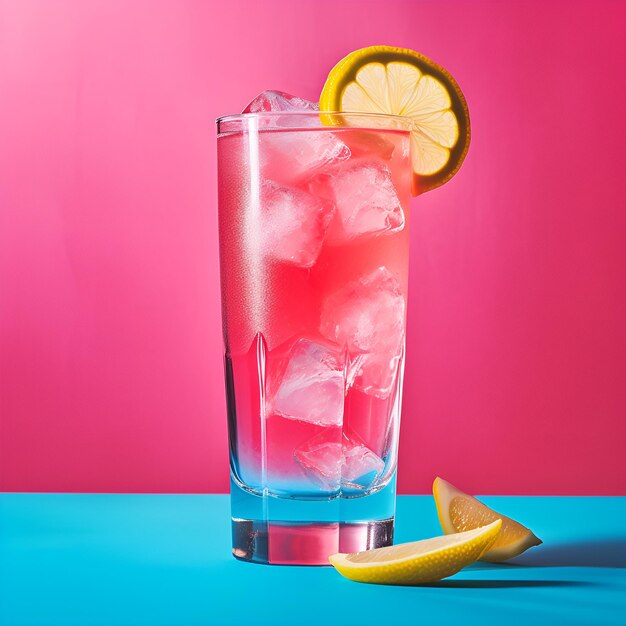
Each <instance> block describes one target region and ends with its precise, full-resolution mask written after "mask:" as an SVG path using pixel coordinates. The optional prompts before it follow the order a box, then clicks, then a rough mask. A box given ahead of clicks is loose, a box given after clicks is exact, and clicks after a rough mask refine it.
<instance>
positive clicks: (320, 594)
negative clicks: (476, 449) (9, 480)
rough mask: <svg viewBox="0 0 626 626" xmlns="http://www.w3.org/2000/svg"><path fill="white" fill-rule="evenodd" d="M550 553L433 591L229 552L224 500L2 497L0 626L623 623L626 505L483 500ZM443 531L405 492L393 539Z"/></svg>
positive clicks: (472, 571) (489, 568)
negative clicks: (369, 582)
mask: <svg viewBox="0 0 626 626" xmlns="http://www.w3.org/2000/svg"><path fill="white" fill-rule="evenodd" d="M484 501H485V502H486V503H487V504H488V505H490V506H492V507H494V508H495V509H496V510H499V511H501V512H502V513H505V514H508V515H509V516H512V517H514V518H516V519H519V520H520V521H522V522H523V523H525V524H526V525H527V526H530V527H531V528H532V529H533V530H534V531H535V532H536V534H537V535H538V536H539V537H541V538H542V539H543V540H544V544H543V545H542V546H539V547H538V548H533V549H532V550H530V551H529V552H527V553H526V554H524V555H522V556H521V557H518V558H517V559H515V560H514V561H512V562H510V563H508V564H499V565H497V564H488V563H477V564H475V565H472V566H470V567H469V568H466V569H465V570H463V571H461V572H460V573H459V574H457V575H456V576H454V577H453V578H450V579H447V580H445V581H442V582H440V583H437V584H433V585H430V586H422V587H393V586H382V585H366V584H360V583H354V582H351V581H349V580H346V579H344V578H342V577H341V576H340V575H339V574H338V573H337V572H335V571H334V570H333V569H332V568H329V567H328V568H327V567H287V566H265V565H254V564H250V563H242V562H240V561H237V560H235V559H233V558H232V556H231V555H230V519H229V504H228V497H227V496H223V495H211V496H203V495H104V494H98V495H96V494H71V495H70V494H1V495H0V624H1V625H2V626H18V625H23V624H33V625H35V624H36V625H37V626H46V625H49V624H54V625H60V626H71V625H74V624H76V625H80V626H88V625H91V624H103V625H105V624H106V625H107V626H112V625H117V624H123V625H126V624H128V625H131V624H132V625H142V624H150V625H151V626H153V625H160V624H167V625H176V626H190V625H194V624H251V625H252V624H273V625H280V624H289V625H292V624H293V625H307V624H315V625H316V626H318V625H320V624H325V625H332V624H342V625H344V624H361V625H365V624H377V625H385V624H390V625H392V624H393V625H401V624H411V625H413V624H420V623H430V622H433V623H437V624H457V625H458V624H464V623H470V624H471V623H477V622H481V623H484V624H491V623H495V621H496V620H498V621H499V622H500V621H501V622H503V623H507V624H511V623H512V624H531V625H532V626H537V625H539V624H626V569H625V568H626V523H625V520H626V498H618V497H510V496H492V497H485V498H484ZM438 534H441V529H440V527H439V523H438V521H437V515H436V512H435V506H434V503H433V500H432V498H431V497H429V496H401V497H399V498H398V505H397V526H396V541H397V542H403V541H414V540H417V539H420V538H425V537H429V536H434V535H438Z"/></svg>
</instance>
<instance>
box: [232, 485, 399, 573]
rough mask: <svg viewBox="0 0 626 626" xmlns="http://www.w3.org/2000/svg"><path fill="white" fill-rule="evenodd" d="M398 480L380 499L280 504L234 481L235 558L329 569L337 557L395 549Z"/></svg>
mask: <svg viewBox="0 0 626 626" xmlns="http://www.w3.org/2000/svg"><path fill="white" fill-rule="evenodd" d="M395 495H396V486H395V476H394V478H392V480H391V481H390V482H389V483H388V484H387V485H385V486H384V487H382V488H381V489H379V490H378V491H376V492H374V493H370V494H368V495H361V496H359V497H350V498H345V497H337V498H333V499H325V500H324V499H298V498H277V497H275V496H272V495H269V494H258V493H254V492H252V491H248V490H246V489H244V488H242V487H241V486H240V484H238V483H237V482H236V481H235V480H232V479H231V514H232V539H233V549H232V552H233V556H234V557H235V558H237V559H239V560H241V561H249V562H252V563H265V564H273V565H329V562H328V557H329V556H330V555H331V554H335V553H337V552H360V551H362V550H370V549H372V548H382V547H385V546H390V545H391V544H392V543H393V526H394V515H395Z"/></svg>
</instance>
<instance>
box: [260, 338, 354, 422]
mask: <svg viewBox="0 0 626 626" xmlns="http://www.w3.org/2000/svg"><path fill="white" fill-rule="evenodd" d="M344 397H345V383H344V368H343V358H342V357H341V356H340V355H339V354H338V353H335V352H333V351H331V350H329V349H328V348H326V347H324V346H322V345H320V344H318V343H315V342H313V341H309V340H308V339H299V340H298V341H297V342H296V343H295V344H294V346H293V348H292V349H291V351H290V353H289V356H288V363H287V367H286V369H285V373H284V374H283V377H282V379H281V381H280V383H279V384H278V388H277V389H276V393H275V395H274V398H273V400H272V408H273V410H274V412H275V413H277V414H278V415H281V416H282V417H286V418H288V419H293V420H300V421H303V422H309V423H313V424H319V425H321V426H336V425H341V423H342V421H343V404H344Z"/></svg>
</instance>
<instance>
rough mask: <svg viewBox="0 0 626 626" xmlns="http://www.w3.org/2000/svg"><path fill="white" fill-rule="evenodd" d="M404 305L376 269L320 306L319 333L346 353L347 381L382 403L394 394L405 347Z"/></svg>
mask: <svg viewBox="0 0 626 626" xmlns="http://www.w3.org/2000/svg"><path fill="white" fill-rule="evenodd" d="M404 313H405V302H404V296H403V294H402V289H401V287H400V283H399V282H398V280H397V279H396V278H395V276H394V275H393V274H392V273H391V272H390V271H389V270H388V269H387V268H385V267H379V268H378V269H376V270H374V271H373V272H372V273H370V274H367V275H365V276H363V277H362V278H360V279H359V280H356V281H354V282H352V283H349V284H347V285H345V286H344V287H342V288H341V289H339V290H338V291H336V292H335V293H333V294H331V295H330V296H329V297H328V298H327V299H326V301H325V302H324V303H323V305H322V312H321V318H320V332H321V333H322V335H323V336H324V337H326V338H327V339H329V340H331V341H333V342H335V343H337V344H338V345H339V346H342V347H343V346H345V347H347V349H348V354H349V364H348V380H350V379H353V380H354V386H355V387H356V388H358V389H360V390H362V391H364V392H365V393H368V394H371V395H374V396H376V397H379V398H386V397H387V396H388V395H389V393H390V392H391V390H392V389H393V382H394V380H395V377H396V373H397V365H398V362H399V360H400V355H401V353H402V346H403V342H404Z"/></svg>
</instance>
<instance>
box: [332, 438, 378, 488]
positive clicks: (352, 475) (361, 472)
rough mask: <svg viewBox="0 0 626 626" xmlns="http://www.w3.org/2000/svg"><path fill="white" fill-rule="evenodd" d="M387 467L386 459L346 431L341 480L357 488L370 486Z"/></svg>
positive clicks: (345, 484)
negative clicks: (349, 435) (347, 434)
mask: <svg viewBox="0 0 626 626" xmlns="http://www.w3.org/2000/svg"><path fill="white" fill-rule="evenodd" d="M383 469H385V463H384V461H383V460H382V459H381V458H380V457H379V456H378V455H377V454H375V453H374V452H372V451H371V450H370V449H369V448H368V447H367V446H365V445H363V444H362V443H361V442H359V441H357V440H356V439H355V438H354V437H348V436H346V435H345V433H344V440H343V458H342V462H341V482H342V484H343V485H344V486H350V487H353V488H356V489H365V488H367V487H369V486H370V485H371V484H372V483H373V482H374V481H375V480H376V479H377V478H378V477H379V476H380V475H381V474H382V472H383Z"/></svg>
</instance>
